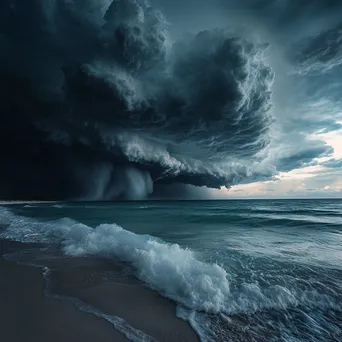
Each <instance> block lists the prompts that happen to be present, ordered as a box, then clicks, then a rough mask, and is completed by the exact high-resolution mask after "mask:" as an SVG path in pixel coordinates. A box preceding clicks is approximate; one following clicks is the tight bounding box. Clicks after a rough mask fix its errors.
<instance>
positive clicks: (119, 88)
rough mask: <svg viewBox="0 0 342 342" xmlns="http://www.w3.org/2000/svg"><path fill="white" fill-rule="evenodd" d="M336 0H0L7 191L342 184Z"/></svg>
mask: <svg viewBox="0 0 342 342" xmlns="http://www.w3.org/2000/svg"><path fill="white" fill-rule="evenodd" d="M341 18H342V2H341V1H339V0H312V1H304V0H303V1H298V0H206V1H204V0H173V1H168V0H151V1H150V2H149V3H147V2H145V1H138V0H115V1H112V0H49V1H44V2H39V1H38V2H37V1H25V2H23V1H21V0H3V1H2V2H1V4H0V45H1V46H0V75H1V79H2V80H3V81H2V84H1V86H0V89H1V92H2V98H1V102H0V115H1V118H2V122H3V124H2V125H1V128H0V152H1V155H2V167H1V170H0V197H1V198H4V199H90V200H108V199H116V198H120V199H145V198H247V197H251V198H259V197H262V198H273V197H277V198H278V197H286V198H291V197H342V91H341V90H342V19H341Z"/></svg>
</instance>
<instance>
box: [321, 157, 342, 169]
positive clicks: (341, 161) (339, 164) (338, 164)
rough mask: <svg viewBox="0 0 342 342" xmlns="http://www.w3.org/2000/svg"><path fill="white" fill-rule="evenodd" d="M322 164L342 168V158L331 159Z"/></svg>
mask: <svg viewBox="0 0 342 342" xmlns="http://www.w3.org/2000/svg"><path fill="white" fill-rule="evenodd" d="M322 165H323V166H326V167H329V168H333V169H334V168H336V169H339V168H342V159H331V160H328V161H327V162H325V163H323V164H322Z"/></svg>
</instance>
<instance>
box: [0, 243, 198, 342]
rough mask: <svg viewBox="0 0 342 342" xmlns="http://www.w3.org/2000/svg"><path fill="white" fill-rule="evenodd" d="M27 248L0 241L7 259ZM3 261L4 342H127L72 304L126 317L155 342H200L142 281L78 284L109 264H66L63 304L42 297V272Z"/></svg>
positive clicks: (1, 312)
mask: <svg viewBox="0 0 342 342" xmlns="http://www.w3.org/2000/svg"><path fill="white" fill-rule="evenodd" d="M24 247H26V246H25V245H21V244H17V243H11V242H9V241H1V250H0V251H1V254H4V253H7V252H8V251H9V250H13V248H14V249H16V250H17V249H18V248H24ZM0 260H1V261H0V274H1V282H0V303H1V305H0V322H1V323H0V329H1V334H2V338H4V340H6V341H11V342H24V341H25V342H29V341H35V342H40V341H52V342H54V341H56V342H57V341H66V342H68V341H70V342H71V341H72V342H73V341H83V342H88V341H89V342H90V341H97V342H102V341H103V342H107V341H111V342H112V341H116V342H126V341H129V339H127V338H126V337H125V336H124V335H123V334H122V333H120V332H118V331H117V330H116V329H115V328H114V326H113V325H112V324H111V323H110V322H108V321H106V320H105V319H103V318H101V317H97V316H96V315H95V314H92V313H87V312H83V311H82V310H79V309H78V308H77V307H76V306H75V303H74V301H73V299H79V300H82V301H83V302H84V303H87V304H90V305H91V306H92V307H96V308H97V309H100V310H101V312H103V313H105V314H108V315H115V316H119V317H121V318H123V319H124V320H125V321H126V322H127V323H128V324H129V325H130V326H131V327H133V328H135V329H138V330H140V331H142V332H144V333H145V334H147V335H149V336H151V337H152V338H153V339H151V341H153V340H157V341H166V342H168V341H170V342H172V341H189V342H192V341H198V337H197V335H196V334H195V332H194V331H193V330H192V329H191V328H190V326H189V325H188V324H187V323H186V322H185V321H182V320H181V319H179V318H177V317H176V316H175V311H176V305H175V303H173V302H171V301H169V300H167V299H165V298H163V297H161V296H160V295H159V294H158V293H157V292H154V291H152V290H149V289H147V288H145V287H144V286H143V285H142V284H141V283H139V282H138V281H133V280H132V279H129V280H128V281H127V280H126V281H125V282H122V280H121V281H118V282H115V281H113V279H112V281H101V280H99V279H98V280H96V281H93V282H84V281H80V278H82V277H81V276H80V275H82V274H89V272H92V273H94V272H95V273H96V270H94V267H99V268H100V269H101V271H100V273H103V268H104V267H105V268H106V267H107V266H108V267H110V264H108V263H107V264H105V265H103V264H101V262H94V263H91V265H90V266H89V267H88V266H85V263H84V262H83V261H80V264H81V265H82V266H79V265H78V266H77V267H75V263H73V264H72V265H71V264H70V266H69V267H68V262H67V261H66V260H64V261H63V266H62V268H59V269H58V271H56V277H58V278H59V281H58V283H59V284H61V285H60V286H57V287H59V290H60V293H59V295H63V298H64V299H63V298H62V297H61V298H62V299H56V298H53V297H50V296H49V295H48V296H46V295H45V294H44V292H45V290H46V283H45V281H44V277H43V269H42V268H39V267H30V266H26V265H22V264H17V263H15V262H12V261H7V260H5V259H4V258H2V257H1V259H0ZM85 267H87V271H86V272H84V268H85ZM54 268H56V265H54ZM77 268H78V269H77ZM90 268H92V270H90ZM56 277H55V278H56ZM54 280H56V279H54ZM63 284H64V285H63ZM51 296H53V295H52V294H51ZM67 297H69V298H70V297H72V298H71V299H67Z"/></svg>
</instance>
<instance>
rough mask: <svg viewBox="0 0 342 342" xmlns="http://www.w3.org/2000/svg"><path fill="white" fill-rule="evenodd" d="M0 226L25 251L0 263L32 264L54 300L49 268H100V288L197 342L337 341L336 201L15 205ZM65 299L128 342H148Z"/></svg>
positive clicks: (341, 308) (340, 243)
mask: <svg viewBox="0 0 342 342" xmlns="http://www.w3.org/2000/svg"><path fill="white" fill-rule="evenodd" d="M0 227H1V228H0V239H2V240H3V241H6V240H11V241H16V242H20V243H21V244H22V246H26V245H27V246H29V247H27V248H25V247H24V248H23V247H20V248H18V249H13V250H11V251H10V252H9V253H6V254H5V255H4V258H6V259H7V260H10V261H13V262H16V263H25V264H27V265H31V266H36V267H37V266H38V267H41V269H42V276H43V277H44V278H45V283H46V295H49V296H52V297H54V298H55V300H63V295H62V294H60V293H58V288H60V285H58V276H57V273H58V272H57V270H58V268H60V267H64V266H65V265H70V264H72V263H73V262H75V264H76V261H77V263H79V262H83V263H89V264H91V263H93V262H95V261H101V260H102V261H106V262H109V264H108V265H109V266H108V265H107V266H106V270H105V272H103V270H102V271H101V272H102V273H101V277H102V278H101V279H102V280H101V281H105V282H107V283H109V284H111V282H115V281H116V280H117V279H134V280H132V281H136V282H138V283H139V284H141V285H142V286H143V287H147V288H149V289H151V290H153V291H154V292H156V293H159V294H160V295H161V296H162V297H164V298H167V299H168V300H171V301H172V302H174V303H176V306H177V309H176V310H175V315H176V316H177V317H179V318H181V319H182V320H184V321H186V322H189V324H190V326H191V327H192V329H193V330H194V331H195V332H196V334H197V335H198V336H199V338H200V340H201V341H203V342H204V341H217V342H219V341H234V342H245V341H246V342H252V341H256V342H264V341H265V342H266V341H267V342H304V341H305V342H306V341H307V342H323V341H324V342H329V341H339V342H340V341H342V200H229V201H173V202H154V201H153V202H152V201H150V202H148V201H146V202H145V201H144V202H96V203H90V202H89V203H88V202H80V203H68V202H66V203H47V204H38V203H37V204H16V205H7V206H2V207H0ZM60 265H62V266H60ZM63 265H64V266H63ZM54 272H55V276H54ZM95 273H96V272H95ZM104 274H105V276H104ZM97 276H98V275H97ZM92 278H96V274H93V275H92ZM82 279H83V278H82ZM85 279H87V281H89V277H86V278H85ZM70 293H71V292H70ZM70 293H69V294H68V296H65V298H66V297H68V298H69V299H70V300H74V303H75V305H76V306H77V307H78V308H79V310H83V311H86V312H88V313H90V314H93V315H95V316H97V317H100V318H102V319H104V320H106V321H108V322H110V324H112V325H113V327H114V328H115V329H116V330H118V331H119V332H121V333H122V334H124V335H125V337H126V338H128V339H129V340H132V341H156V340H158V339H157V338H156V337H155V336H150V335H149V334H148V333H147V332H146V331H141V330H139V329H137V328H136V326H132V324H130V322H127V321H125V320H124V319H123V318H122V317H119V316H113V315H111V316H109V315H108V313H106V312H103V311H102V310H101V309H100V308H97V307H95V306H94V305H93V304H92V305H90V303H86V302H85V301H84V300H82V301H81V300H80V299H79V298H77V291H76V292H75V291H74V294H73V295H72V296H71V295H70ZM106 300H107V301H108V302H110V301H111V298H106Z"/></svg>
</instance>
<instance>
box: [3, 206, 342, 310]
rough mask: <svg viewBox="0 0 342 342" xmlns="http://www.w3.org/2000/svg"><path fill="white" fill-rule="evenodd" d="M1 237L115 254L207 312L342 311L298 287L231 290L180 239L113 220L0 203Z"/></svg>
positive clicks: (169, 293)
mask: <svg viewBox="0 0 342 342" xmlns="http://www.w3.org/2000/svg"><path fill="white" fill-rule="evenodd" d="M0 216H1V221H2V222H0V223H1V225H2V226H5V227H6V228H5V229H4V230H3V231H1V232H0V238H6V239H12V240H15V241H20V242H42V243H49V244H51V243H55V244H59V245H60V246H61V248H62V250H63V252H64V253H65V254H67V255H70V256H78V257H80V256H87V255H93V256H98V257H103V258H107V259H110V260H116V259H119V260H121V261H124V262H126V263H128V264H130V265H131V266H133V268H134V269H135V275H136V276H137V277H138V278H139V279H140V280H141V281H143V282H145V283H146V284H147V285H148V286H149V287H151V288H152V289H154V290H157V291H158V292H159V293H161V294H162V295H164V296H165V297H167V298H170V299H172V300H174V301H176V302H177V303H179V304H181V305H182V306H184V307H186V308H189V309H191V310H196V311H204V312H207V313H225V314H228V315H235V314H253V313H255V312H258V311H259V310H264V309H271V308H274V309H280V310H282V309H286V308H289V307H299V306H301V305H305V306H307V307H312V308H317V307H318V308H322V309H329V308H331V309H334V310H338V311H340V310H341V307H340V305H339V303H338V302H336V300H335V298H333V297H331V296H330V295H326V294H321V293H319V292H317V291H316V290H313V289H312V290H301V289H296V288H291V289H289V288H287V287H285V286H280V285H272V286H269V287H266V288H261V287H260V286H259V285H258V284H257V283H242V284H241V286H240V287H239V289H238V290H237V289H235V290H234V291H231V288H230V275H229V274H228V273H227V271H226V270H225V269H224V268H223V267H221V266H219V265H218V264H215V263H207V262H204V261H201V260H200V258H199V257H200V256H199V255H197V254H196V253H195V252H194V251H192V250H190V249H185V248H181V247H180V246H179V245H178V244H168V243H165V242H163V241H161V240H159V239H156V238H154V237H152V236H150V235H137V234H135V233H133V232H130V231H127V230H125V229H123V228H122V227H120V226H118V225H116V224H100V225H99V226H97V227H95V228H92V227H89V226H87V225H85V224H82V223H79V222H76V221H73V220H71V219H69V218H63V219H59V220H55V221H38V220H33V219H30V218H26V217H21V216H16V215H14V214H13V213H11V212H10V211H8V210H7V209H3V208H1V211H0Z"/></svg>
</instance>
